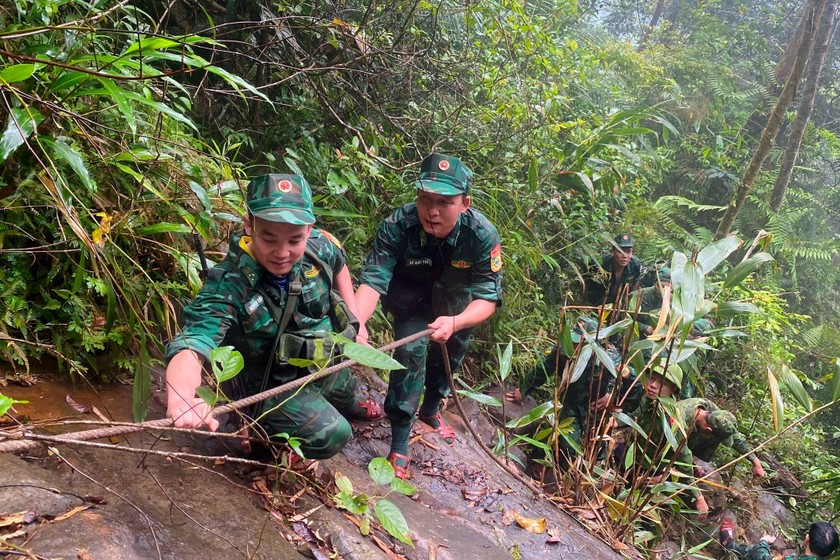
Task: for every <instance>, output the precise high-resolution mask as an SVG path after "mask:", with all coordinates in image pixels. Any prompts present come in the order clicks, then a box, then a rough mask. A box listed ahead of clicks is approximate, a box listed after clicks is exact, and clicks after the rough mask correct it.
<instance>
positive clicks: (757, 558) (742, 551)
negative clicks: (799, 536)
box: [730, 540, 819, 560]
mask: <svg viewBox="0 0 840 560" xmlns="http://www.w3.org/2000/svg"><path fill="white" fill-rule="evenodd" d="M730 549H731V550H733V551H734V552H736V556H737V557H738V558H744V559H745V560H772V558H773V553H772V552H770V545H769V544H767V541H763V540H761V541H758V542H757V543H756V544H754V545H753V546H747V545H743V544H739V545H735V546H733V547H730ZM781 560H819V558H818V557H816V556H812V555H810V554H799V555H797V554H791V555H789V556H785V557H784V558H782V559H781Z"/></svg>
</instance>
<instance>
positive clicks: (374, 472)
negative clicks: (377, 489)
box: [368, 457, 394, 486]
mask: <svg viewBox="0 0 840 560" xmlns="http://www.w3.org/2000/svg"><path fill="white" fill-rule="evenodd" d="M368 473H370V479H371V480H373V481H374V482H375V483H377V484H379V485H381V486H386V485H388V484H391V481H392V480H394V467H393V466H392V465H391V463H389V462H388V459H385V458H384V457H375V458H374V459H372V460H371V462H370V463H369V464H368Z"/></svg>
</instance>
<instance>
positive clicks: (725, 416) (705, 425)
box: [676, 399, 764, 478]
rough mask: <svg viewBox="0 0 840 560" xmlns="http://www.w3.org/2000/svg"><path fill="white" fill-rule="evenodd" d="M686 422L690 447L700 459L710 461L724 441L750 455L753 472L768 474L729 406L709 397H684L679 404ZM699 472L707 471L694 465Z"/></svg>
mask: <svg viewBox="0 0 840 560" xmlns="http://www.w3.org/2000/svg"><path fill="white" fill-rule="evenodd" d="M676 411H677V414H678V415H679V418H680V422H681V425H682V426H685V429H686V432H687V433H688V448H689V449H690V450H691V453H692V455H693V456H694V457H696V458H697V459H700V460H701V461H705V462H707V463H709V462H711V461H712V456H713V455H714V454H715V451H717V448H718V446H720V445H721V444H723V445H726V446H729V447H731V448H732V449H734V450H735V451H737V452H738V453H739V454H740V455H746V456H747V460H748V461H750V463H752V466H753V467H752V472H753V475H755V477H756V478H763V477H764V468H763V467H762V466H761V461H759V460H758V457H756V456H755V453H753V452H752V447H750V444H749V443H747V440H746V438H744V436H743V435H741V432H739V431H738V423H737V421H736V420H735V416H734V415H733V414H732V413H731V412H729V411H728V410H721V409H719V408H718V407H717V405H716V404H715V403H713V402H712V401H709V400H706V399H684V400H681V401H679V402H677V404H676ZM694 471H695V474H696V475H697V476H703V475H704V474H705V473H704V472H700V471H698V469H697V468H695V469H694Z"/></svg>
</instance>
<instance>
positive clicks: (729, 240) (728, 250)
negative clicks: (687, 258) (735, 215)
mask: <svg viewBox="0 0 840 560" xmlns="http://www.w3.org/2000/svg"><path fill="white" fill-rule="evenodd" d="M740 246H741V241H740V240H739V239H738V238H737V237H735V236H734V235H729V236H727V237H724V238H723V239H718V240H717V241H715V242H714V243H711V244H709V245H706V246H705V247H703V249H701V250H700V254H699V255H697V264H699V265H700V269H701V270H702V271H703V274H709V273H711V272H712V271H713V270H714V269H715V267H717V265H719V264H720V263H721V262H723V261H724V260H726V259H727V258H728V257H729V255H731V254H732V252H733V251H735V249H737V248H738V247H740Z"/></svg>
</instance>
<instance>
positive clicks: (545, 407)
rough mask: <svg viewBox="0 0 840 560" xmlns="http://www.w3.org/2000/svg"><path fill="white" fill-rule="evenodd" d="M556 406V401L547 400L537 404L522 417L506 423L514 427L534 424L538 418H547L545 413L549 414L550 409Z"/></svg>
mask: <svg viewBox="0 0 840 560" xmlns="http://www.w3.org/2000/svg"><path fill="white" fill-rule="evenodd" d="M553 408H554V403H553V402H551V401H546V402H544V403H542V404H540V405H537V406H535V407H534V408H532V409H531V410H529V411H528V412H527V413H526V414H525V415H524V416H523V417H522V418H517V419H516V420H511V421H510V422H508V423H507V424H505V427H506V428H510V429H514V428H521V427H522V426H527V425H529V424H533V423H534V422H536V421H538V420H542V419H543V418H545V415H546V414H548V412H549V411H550V410H552V409H553Z"/></svg>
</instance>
